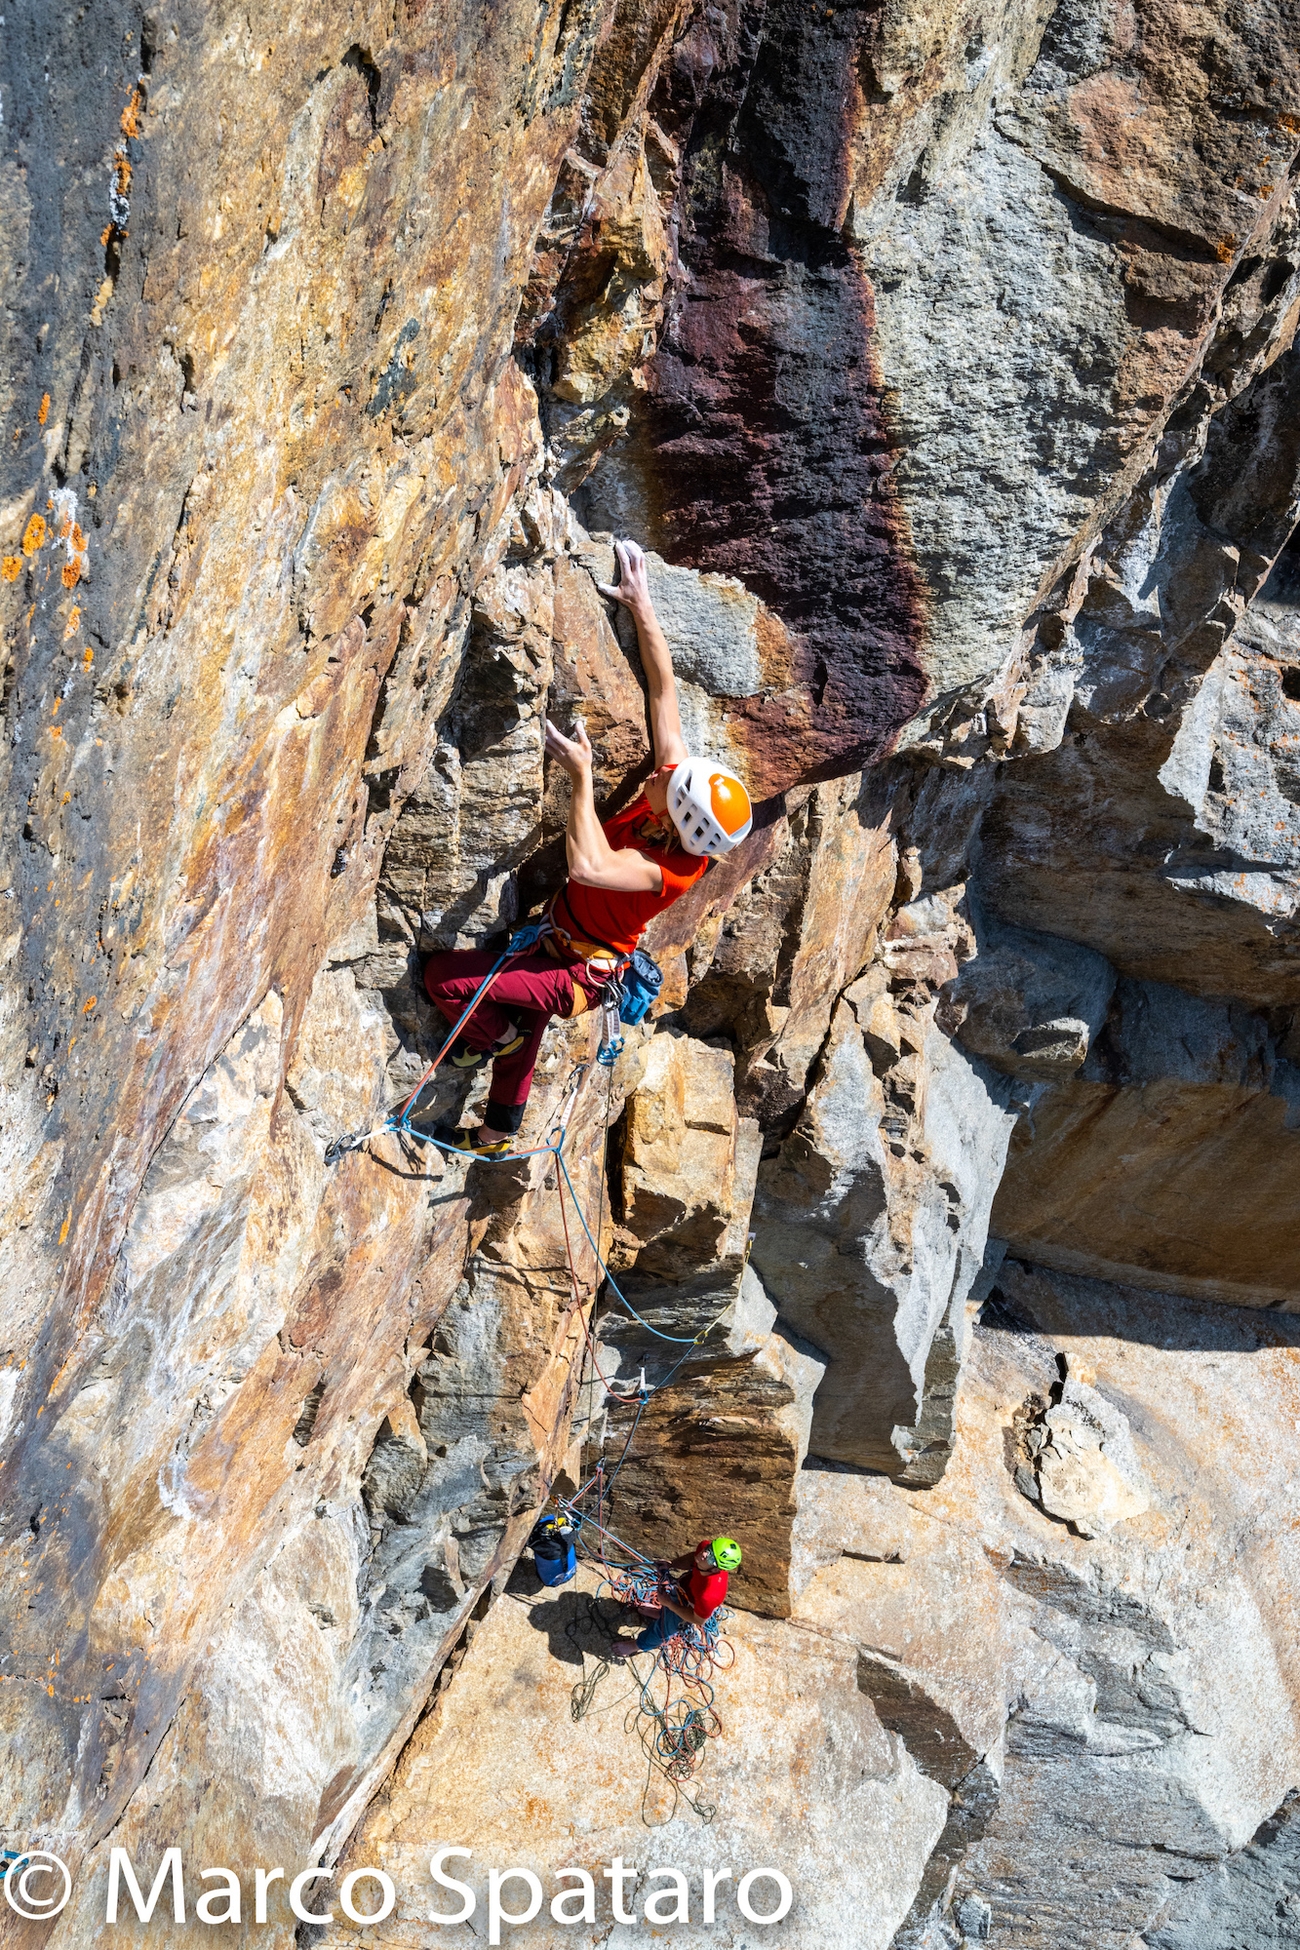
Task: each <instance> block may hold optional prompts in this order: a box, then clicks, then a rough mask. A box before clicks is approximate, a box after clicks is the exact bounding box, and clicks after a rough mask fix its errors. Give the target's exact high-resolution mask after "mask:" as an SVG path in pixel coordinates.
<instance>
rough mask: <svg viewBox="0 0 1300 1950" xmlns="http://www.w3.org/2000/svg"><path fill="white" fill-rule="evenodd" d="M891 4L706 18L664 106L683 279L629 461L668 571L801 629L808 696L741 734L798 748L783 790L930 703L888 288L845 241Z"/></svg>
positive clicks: (778, 6) (718, 13)
mask: <svg viewBox="0 0 1300 1950" xmlns="http://www.w3.org/2000/svg"><path fill="white" fill-rule="evenodd" d="M874 12H875V8H874V7H867V6H854V5H850V6H848V7H839V8H836V9H834V10H833V11H832V10H831V9H827V8H823V7H816V8H814V7H810V6H809V5H808V4H807V0H803V4H796V0H767V3H766V4H764V0H731V3H730V5H729V6H728V7H727V8H726V9H725V10H724V9H721V8H716V7H715V8H710V9H709V12H708V16H707V18H706V19H705V20H704V21H702V22H700V23H699V24H697V25H696V26H695V27H694V28H693V30H692V31H691V32H690V33H689V34H688V35H687V36H686V37H685V38H684V39H683V41H682V42H681V43H680V44H679V46H678V48H677V50H676V53H675V57H674V60H673V62H672V63H671V65H670V66H669V68H668V69H667V70H666V72H665V75H664V77H663V79H662V80H661V82H660V85H659V88H658V91H657V93H656V95H655V97H654V98H653V100H652V103H651V110H652V113H653V115H654V116H655V118H656V120H657V121H658V123H659V125H660V127H661V128H663V129H664V130H665V131H666V132H668V133H669V134H670V135H671V136H672V137H673V139H674V140H675V141H676V142H677V143H678V145H679V147H680V149H681V152H682V158H683V160H682V167H681V172H680V176H679V180H678V185H677V192H676V204H675V212H674V224H675V228H676V232H677V246H678V250H679V253H680V260H681V265H680V269H681V278H680V282H679V284H678V288H677V293H676V296H675V299H674V302H673V304H672V307H671V311H670V315H669V319H668V323H667V326H666V329H665V331H664V333H663V335H662V337H661V340H660V345H659V348H658V351H657V353H656V355H655V357H654V359H653V361H652V363H651V364H650V366H649V367H648V369H647V374H646V377H647V380H648V390H647V393H646V395H645V396H644V401H643V405H642V407H641V410H640V413H639V417H638V420H637V422H636V423H635V424H634V426H633V428H632V430H631V438H630V441H629V444H628V447H627V448H626V449H624V454H625V455H626V456H627V458H622V457H620V458H618V459H616V460H615V463H614V464H615V466H617V467H627V466H629V465H630V466H631V467H632V468H634V469H635V470H636V471H637V472H638V473H639V474H640V476H641V479H640V482H639V486H640V489H641V493H642V494H643V495H644V497H645V499H646V500H647V501H648V503H649V506H650V509H651V510H652V518H653V522H654V524H655V526H656V528H657V533H656V534H655V535H654V537H653V540H654V543H655V545H656V546H657V547H658V548H659V549H660V550H661V551H662V553H663V554H664V555H665V556H666V557H667V558H668V559H669V560H670V561H673V562H677V563H681V564H684V565H686V566H688V567H691V568H698V569H709V570H715V571H719V572H722V573H725V574H728V575H735V576H739V577H740V578H741V579H742V580H743V581H744V582H745V583H746V585H747V586H748V587H749V588H750V589H752V590H753V591H755V592H756V593H757V594H758V595H759V596H761V597H762V598H763V600H764V601H765V602H766V603H767V604H768V605H769V606H770V608H771V609H772V610H773V611H775V613H776V614H777V615H778V616H779V617H780V618H781V619H782V621H783V622H784V623H785V625H786V627H787V628H788V630H789V632H790V635H791V638H792V641H793V648H794V670H793V675H794V679H795V683H796V686H797V687H798V689H799V690H802V692H803V693H804V697H803V699H801V700H799V703H798V704H797V705H796V704H795V701H794V700H793V699H790V698H789V697H788V694H787V699H786V700H780V701H778V700H753V701H751V703H750V704H749V705H748V706H746V707H745V708H744V709H743V711H742V713H741V719H742V720H743V719H745V718H748V719H749V721H750V729H748V730H747V731H744V732H741V734H740V735H741V736H743V737H749V738H752V739H754V740H755V741H760V742H761V741H763V740H764V739H767V738H769V737H772V736H775V737H777V738H778V739H779V740H780V741H781V742H782V743H783V745H787V746H788V747H789V750H788V752H786V753H783V763H782V766H781V769H782V771H783V772H785V773H786V777H785V780H784V783H787V784H788V783H792V782H794V780H795V779H796V778H800V779H804V780H809V779H818V778H828V777H833V776H835V775H836V774H839V773H843V772H846V771H850V770H853V769H855V768H856V767H858V766H860V765H863V764H866V763H869V762H871V761H872V760H873V759H876V758H878V757H879V756H881V755H882V754H883V753H885V752H887V751H888V750H889V749H890V748H891V746H892V744H893V742H894V740H895V739H896V737H897V734H898V732H899V730H900V728H901V727H902V725H903V724H904V723H905V722H906V720H907V719H908V718H909V717H910V716H911V715H912V714H913V712H915V711H916V710H917V708H918V706H919V705H920V704H921V703H922V702H923V700H924V697H925V693H926V683H927V680H926V675H925V669H924V664H923V648H924V644H925V640H926V632H927V613H926V602H925V591H924V587H923V584H922V580H921V577H920V574H919V572H918V570H917V568H916V566H915V564H914V563H913V561H912V559H911V555H910V551H909V548H908V544H907V525H906V518H905V516H904V514H903V512H902V510H901V509H900V507H899V503H898V499H897V495H896V493H895V490H894V486H893V481H892V474H891V470H892V465H893V459H894V454H895V451H896V449H895V445H894V442H893V440H892V438H891V435H890V431H889V427H888V422H887V416H886V411H885V404H884V399H883V388H882V383H881V378H880V372H879V368H878V364H877V361H876V359H875V356H874V353H873V338H874V332H875V316H874V298H873V293H872V290H871V286H870V283H869V281H868V279H867V278H866V276H865V273H864V272H863V269H862V267H861V264H860V262H859V261H858V259H857V257H856V256H855V254H854V252H853V250H852V249H851V247H850V246H849V245H847V244H846V242H845V240H844V236H843V234H842V224H843V220H844V207H845V205H846V203H847V199H848V187H849V186H848V180H847V151H848V139H849V136H850V135H851V133H852V128H853V124H854V121H855V119H856V116H857V114H858V112H859V102H860V96H859V84H858V80H857V69H858V62H859V58H860V47H861V45H862V43H863V41H864V38H865V36H866V33H867V31H868V29H869V26H870V23H871V19H872V16H873V14H874ZM724 13H725V17H724ZM778 703H779V705H780V708H779V709H777V710H775V712H774V711H773V709H772V706H773V705H774V704H778ZM792 707H793V708H792ZM737 728H738V729H739V726H738V727H737Z"/></svg>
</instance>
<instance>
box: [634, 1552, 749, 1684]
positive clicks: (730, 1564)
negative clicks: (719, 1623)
mask: <svg viewBox="0 0 1300 1950" xmlns="http://www.w3.org/2000/svg"><path fill="white" fill-rule="evenodd" d="M740 1562H741V1550H740V1545H739V1544H738V1543H737V1542H736V1540H735V1538H734V1537H701V1539H700V1541H699V1543H698V1544H697V1545H696V1546H695V1549H694V1550H693V1551H684V1552H683V1553H682V1555H681V1556H680V1557H677V1558H674V1559H673V1561H672V1563H671V1564H665V1565H664V1566H663V1567H662V1568H663V1570H664V1572H665V1573H667V1574H668V1575H667V1576H666V1577H665V1578H664V1579H662V1580H661V1582H660V1588H659V1591H658V1593H657V1604H656V1605H655V1606H654V1607H653V1608H650V1607H645V1606H639V1607H638V1609H639V1610H642V1611H645V1610H647V1609H649V1610H650V1613H651V1622H650V1623H649V1624H648V1625H647V1626H646V1627H645V1629H644V1630H643V1631H642V1632H640V1633H639V1634H638V1635H637V1637H636V1638H635V1639H634V1640H632V1641H631V1643H629V1642H628V1640H626V1639H619V1640H617V1641H616V1642H615V1644H614V1647H613V1649H612V1656H613V1657H614V1658H616V1659H627V1658H631V1656H632V1654H633V1653H634V1652H657V1651H658V1650H659V1647H660V1646H661V1645H664V1644H666V1643H667V1641H668V1640H669V1639H671V1638H676V1636H677V1634H678V1633H679V1632H680V1631H681V1629H682V1626H683V1625H692V1626H694V1627H695V1628H696V1629H697V1630H699V1629H700V1628H702V1627H703V1626H705V1625H707V1624H708V1622H709V1620H710V1619H711V1618H712V1616H713V1614H714V1612H716V1611H717V1610H718V1608H719V1607H720V1606H721V1605H722V1604H723V1603H724V1602H725V1600H726V1596H727V1585H728V1583H729V1581H730V1573H731V1572H732V1571H738V1570H739V1569H740Z"/></svg>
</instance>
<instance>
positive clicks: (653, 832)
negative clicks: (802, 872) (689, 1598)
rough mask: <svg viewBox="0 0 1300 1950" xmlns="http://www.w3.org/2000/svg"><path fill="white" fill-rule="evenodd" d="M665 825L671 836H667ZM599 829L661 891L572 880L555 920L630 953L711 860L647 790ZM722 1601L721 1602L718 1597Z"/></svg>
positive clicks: (705, 871)
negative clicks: (687, 842) (691, 846)
mask: <svg viewBox="0 0 1300 1950" xmlns="http://www.w3.org/2000/svg"><path fill="white" fill-rule="evenodd" d="M665 828H666V829H667V832H668V834H669V835H671V837H668V838H666V837H665ZM601 831H602V832H603V833H604V835H605V838H606V839H607V840H608V841H609V843H610V845H611V847H613V849H614V851H615V852H616V853H621V852H623V850H624V849H625V848H630V849H631V851H632V852H634V853H639V854H640V855H641V856H642V858H643V859H646V860H653V861H654V863H655V865H656V866H657V867H658V869H659V871H660V872H661V873H662V875H663V877H664V884H663V889H662V892H660V893H658V894H650V893H645V894H625V893H622V892H620V891H619V890H618V889H617V888H612V887H583V886H580V885H579V883H578V882H577V881H576V880H571V881H569V883H568V885H567V886H566V887H565V889H564V892H563V894H562V895H561V896H560V900H559V903H558V906H559V913H558V915H557V919H558V920H559V921H560V923H561V924H562V925H563V926H565V927H567V926H568V925H569V923H570V921H571V922H572V925H573V931H574V933H575V934H579V935H582V936H583V937H584V938H585V939H586V940H588V941H596V942H600V943H601V944H602V945H603V946H604V947H606V948H616V949H617V950H618V952H619V954H621V955H630V954H631V952H632V950H633V949H634V948H635V947H636V944H637V942H638V941H639V940H640V938H641V936H642V934H643V933H644V932H645V930H646V928H647V927H648V926H649V925H650V923H651V921H653V920H654V917H655V915H656V914H662V913H663V910H664V909H665V908H666V907H671V906H672V904H673V902H674V901H675V900H680V898H681V896H682V895H683V894H684V893H685V892H686V890H687V888H688V887H693V886H694V885H695V883H696V881H697V880H699V879H700V878H701V876H702V875H703V874H705V873H707V871H708V866H709V862H708V860H707V859H706V858H703V857H701V856H700V855H699V854H696V853H688V852H687V851H686V848H685V847H684V846H683V845H682V844H681V842H680V840H678V839H677V837H676V831H677V829H676V828H675V827H674V825H673V823H672V821H671V820H670V819H669V817H668V815H667V813H665V814H664V815H663V817H662V819H661V818H660V817H659V816H658V815H657V814H656V813H654V812H652V811H651V809H650V802H649V800H648V799H647V798H646V796H645V794H644V792H643V793H642V794H641V796H640V798H639V799H634V800H633V801H632V804H631V805H630V806H627V807H625V808H624V810H623V811H622V812H621V813H615V815H614V817H613V818H612V819H606V820H603V821H602V822H601ZM566 908H567V909H568V912H567V913H566V912H565V909H566ZM723 1588H724V1589H725V1588H726V1580H725V1578H724V1579H723ZM718 1603H719V1604H721V1603H722V1600H721V1599H720V1598H719V1600H718ZM696 1609H697V1610H698V1609H699V1607H698V1606H697V1607H696Z"/></svg>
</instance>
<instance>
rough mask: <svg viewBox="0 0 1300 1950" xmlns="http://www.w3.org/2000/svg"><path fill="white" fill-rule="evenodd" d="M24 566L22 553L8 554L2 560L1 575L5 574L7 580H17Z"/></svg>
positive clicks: (0, 564) (0, 563) (0, 565)
mask: <svg viewBox="0 0 1300 1950" xmlns="http://www.w3.org/2000/svg"><path fill="white" fill-rule="evenodd" d="M22 566H23V563H22V557H21V556H20V555H6V557H5V559H4V561H3V562H0V576H3V577H4V579H5V581H6V582H17V580H18V577H19V573H20V571H21V569H22Z"/></svg>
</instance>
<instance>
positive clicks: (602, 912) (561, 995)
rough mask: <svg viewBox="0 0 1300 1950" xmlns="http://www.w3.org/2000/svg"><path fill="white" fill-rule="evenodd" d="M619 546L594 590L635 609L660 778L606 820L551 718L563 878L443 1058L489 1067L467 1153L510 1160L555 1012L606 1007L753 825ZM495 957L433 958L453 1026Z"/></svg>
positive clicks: (576, 743) (431, 978)
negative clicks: (566, 787)
mask: <svg viewBox="0 0 1300 1950" xmlns="http://www.w3.org/2000/svg"><path fill="white" fill-rule="evenodd" d="M614 549H615V554H616V556H617V558H618V567H619V581H618V583H617V584H610V583H598V584H597V588H598V589H599V590H600V592H601V594H602V595H603V596H608V597H610V598H612V600H613V601H615V602H619V603H622V604H623V605H624V607H625V608H626V609H628V610H630V611H631V614H632V617H633V619H634V621H635V623H636V633H637V643H638V645H639V647H640V651H641V663H642V667H643V668H644V670H645V674H646V683H647V686H648V689H649V693H650V735H651V739H652V741H653V745H654V767H655V769H654V771H653V772H652V773H651V774H650V777H649V778H648V779H647V781H646V785H645V790H644V792H642V793H641V795H640V796H639V797H638V798H637V799H635V800H633V802H632V804H631V805H629V806H628V807H627V808H626V809H625V810H624V811H623V812H621V813H617V814H616V815H615V816H614V818H612V819H607V820H605V821H604V823H603V824H602V823H601V821H600V820H598V819H597V817H596V802H595V798H594V796H593V793H592V784H591V757H592V753H591V741H590V740H589V738H588V737H587V732H586V728H585V727H584V726H583V724H582V723H581V721H579V722H578V723H576V724H575V726H574V730H573V735H572V737H569V738H566V737H564V736H563V734H562V733H560V732H559V731H557V730H556V728H555V726H554V725H553V724H552V723H551V722H550V719H549V718H548V719H547V722H546V749H547V751H548V752H549V753H550V754H551V756H552V757H553V758H555V759H556V760H557V761H558V763H559V764H560V765H561V766H562V767H563V769H564V770H565V771H566V772H567V773H568V775H569V778H570V780H571V781H572V793H571V797H570V801H569V820H568V827H567V831H566V836H565V838H566V852H567V855H568V866H569V877H568V880H567V881H566V883H565V885H564V887H563V888H562V889H561V891H560V892H559V893H558V894H556V895H555V896H554V898H553V899H552V900H551V902H550V903H549V906H548V908H547V914H546V927H545V931H544V932H543V934H542V937H541V939H540V940H539V941H538V942H537V944H536V946H535V947H532V948H529V949H526V950H524V951H523V952H522V953H519V954H515V955H512V956H511V957H510V959H509V961H508V962H507V963H506V964H505V966H504V967H503V968H502V969H501V971H500V973H499V974H498V975H497V976H496V978H495V980H494V981H493V983H492V987H491V989H490V991H489V993H488V994H486V995H485V996H484V997H483V999H482V1000H481V1001H480V1003H479V1004H478V1007H477V1008H476V1009H475V1010H474V1013H473V1014H472V1015H471V1016H470V1018H469V1020H468V1021H467V1022H466V1023H465V1025H464V1028H463V1030H462V1032H461V1036H460V1040H459V1042H458V1043H457V1044H456V1046H455V1047H454V1048H453V1050H452V1051H451V1055H450V1058H449V1061H450V1062H451V1064H452V1065H453V1066H454V1067H455V1068H457V1069H462V1070H472V1069H477V1068H479V1067H480V1066H481V1065H482V1064H484V1063H488V1062H490V1063H491V1065H492V1082H491V1085H490V1087H489V1090H488V1100H487V1107H486V1109H485V1111H484V1113H483V1123H482V1125H481V1126H480V1128H479V1129H478V1130H476V1131H465V1132H461V1133H459V1134H458V1136H457V1144H458V1146H459V1148H461V1149H464V1150H467V1151H473V1152H476V1153H479V1154H481V1155H484V1156H489V1157H490V1156H493V1155H498V1154H500V1153H501V1152H504V1151H508V1150H509V1149H510V1141H511V1138H512V1136H513V1134H514V1133H515V1132H516V1131H517V1130H518V1129H519V1127H520V1125H521V1124H522V1123H523V1118H524V1109H525V1106H526V1105H527V1102H528V1092H529V1089H530V1088H531V1085H532V1081H533V1071H534V1068H535V1067H536V1064H537V1053H538V1050H539V1048H540V1047H541V1041H542V1035H543V1032H544V1030H545V1028H546V1025H547V1023H548V1022H549V1021H550V1020H551V1018H552V1016H562V1017H573V1016H579V1015H582V1014H583V1013H584V1012H585V1011H586V1010H588V1009H590V1008H593V1007H596V1006H598V1005H599V1004H600V1002H601V1000H602V998H603V994H604V992H605V990H606V985H607V984H609V983H610V982H611V981H612V980H613V979H614V978H615V977H616V976H617V974H618V972H619V969H620V967H622V966H625V965H626V963H627V960H628V958H629V957H630V956H631V954H632V952H633V950H634V949H635V947H636V945H637V942H638V941H639V940H640V937H641V935H642V933H643V932H644V930H645V928H646V927H647V925H648V924H649V923H650V921H652V920H653V919H654V917H655V915H656V914H659V913H661V912H662V911H663V909H664V908H666V907H670V906H671V905H672V903H673V902H674V901H675V900H679V899H680V898H681V896H682V895H683V894H684V893H685V892H686V890H687V888H689V887H693V886H694V885H695V882H696V881H697V880H699V879H700V877H701V875H702V874H704V872H705V871H706V870H707V868H708V865H709V860H710V859H711V858H717V857H718V856H719V855H721V854H724V853H729V852H730V851H731V849H732V848H733V847H734V846H737V845H739V843H740V841H741V840H743V839H744V838H745V835H746V834H747V833H748V832H749V830H750V827H751V826H752V824H753V813H752V808H751V806H750V801H749V794H748V793H747V792H746V790H745V788H744V786H743V785H742V784H741V782H740V780H739V779H737V778H735V777H733V776H732V774H731V773H730V772H724V771H723V770H721V769H720V767H718V766H716V765H712V764H710V763H709V762H708V761H705V760H701V759H697V758H692V757H691V756H690V754H689V753H688V751H687V749H686V745H685V742H684V741H683V738H682V726H681V718H680V716H679V713H678V709H677V686H676V684H675V682H674V680H673V662H672V654H671V652H670V651H669V648H668V644H667V641H666V639H665V637H664V633H663V631H662V630H661V629H660V627H659V621H658V618H657V617H656V616H655V613H654V605H653V604H652V602H651V600H650V589H649V584H648V582H647V580H646V562H645V556H644V555H643V554H642V552H641V550H640V549H639V548H638V547H637V545H636V543H635V542H616V543H615V544H614ZM495 961H496V957H495V956H494V955H493V954H492V953H490V952H488V951H486V950H479V949H467V950H454V951H452V952H450V953H446V954H436V955H431V956H430V957H429V960H428V962H427V963H426V964H425V969H424V986H425V988H426V990H427V991H428V994H429V997H430V999H431V1001H432V1002H433V1003H434V1004H435V1005H436V1007H437V1008H438V1009H439V1010H440V1011H441V1012H442V1014H443V1015H444V1016H445V1017H446V1018H447V1021H448V1022H449V1023H455V1022H456V1021H458V1020H459V1018H460V1016H461V1014H462V1013H463V1011H464V1010H465V1008H466V1006H467V1005H468V1004H469V1002H470V1001H471V1000H472V998H473V996H474V994H475V992H476V990H477V989H478V988H479V986H480V984H481V983H482V982H483V980H484V977H485V976H486V975H487V974H488V973H489V971H490V970H491V969H492V967H493V965H494V963H495Z"/></svg>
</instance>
